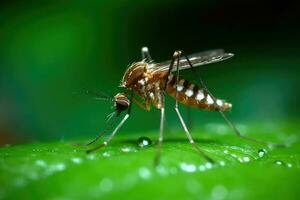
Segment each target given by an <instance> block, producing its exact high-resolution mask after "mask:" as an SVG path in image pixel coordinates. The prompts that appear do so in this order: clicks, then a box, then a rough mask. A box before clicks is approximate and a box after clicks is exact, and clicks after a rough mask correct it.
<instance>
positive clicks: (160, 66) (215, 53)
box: [149, 49, 233, 72]
mask: <svg viewBox="0 0 300 200" xmlns="http://www.w3.org/2000/svg"><path fill="white" fill-rule="evenodd" d="M232 56H233V54H232V53H225V52H224V50H223V49H215V50H210V51H204V52H199V53H194V54H191V55H189V56H188V58H189V60H190V61H191V63H192V65H193V67H197V66H200V65H206V64H210V63H215V62H220V61H223V60H226V59H228V58H231V57H232ZM170 64H171V60H168V61H165V62H160V63H157V64H154V65H152V66H150V67H149V70H151V71H153V72H159V71H160V72H162V71H167V70H169V67H170ZM176 66H177V60H175V61H174V67H173V70H172V71H176ZM189 67H190V65H189V63H188V61H187V60H186V58H185V57H184V56H181V57H180V58H179V70H183V69H187V68H189Z"/></svg>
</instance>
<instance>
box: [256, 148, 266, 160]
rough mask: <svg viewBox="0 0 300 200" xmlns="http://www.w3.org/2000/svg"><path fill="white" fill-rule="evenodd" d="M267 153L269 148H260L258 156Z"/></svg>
mask: <svg viewBox="0 0 300 200" xmlns="http://www.w3.org/2000/svg"><path fill="white" fill-rule="evenodd" d="M266 154H267V150H265V149H260V150H258V156H259V157H260V158H262V157H264V156H265V155H266Z"/></svg>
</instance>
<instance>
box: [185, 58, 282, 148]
mask: <svg viewBox="0 0 300 200" xmlns="http://www.w3.org/2000/svg"><path fill="white" fill-rule="evenodd" d="M184 57H185V59H186V60H187V61H188V63H189V66H190V68H191V69H192V70H193V72H194V73H196V74H197V75H198V78H199V81H200V84H201V86H202V87H203V88H204V89H205V90H206V91H207V92H208V94H209V95H210V96H211V97H212V99H213V100H214V102H216V98H215V97H214V95H212V94H211V92H210V91H209V90H208V88H207V87H206V85H205V84H204V82H203V80H202V78H201V76H200V74H199V72H198V71H196V70H195V69H194V67H193V65H192V63H191V61H190V60H189V58H188V57H187V56H186V55H184ZM219 113H220V114H221V116H222V117H223V119H224V120H225V121H226V123H227V124H228V125H229V126H230V127H231V128H232V129H233V130H234V132H235V134H236V135H237V136H238V137H240V138H243V139H246V140H249V141H252V142H255V143H258V144H263V145H267V146H274V147H285V145H283V144H274V143H271V142H264V141H260V140H257V139H255V138H251V137H247V136H243V135H242V134H241V133H240V131H239V130H238V129H237V128H236V126H235V125H234V124H233V123H232V122H231V121H230V120H229V119H228V118H227V116H226V115H225V114H224V112H223V111H221V110H219Z"/></svg>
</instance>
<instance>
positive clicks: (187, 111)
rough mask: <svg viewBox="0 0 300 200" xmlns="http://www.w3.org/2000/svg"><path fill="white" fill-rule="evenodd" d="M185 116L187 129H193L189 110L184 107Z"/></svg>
mask: <svg viewBox="0 0 300 200" xmlns="http://www.w3.org/2000/svg"><path fill="white" fill-rule="evenodd" d="M186 116H187V127H188V128H189V129H190V130H191V129H192V128H193V120H192V116H191V108H190V107H186Z"/></svg>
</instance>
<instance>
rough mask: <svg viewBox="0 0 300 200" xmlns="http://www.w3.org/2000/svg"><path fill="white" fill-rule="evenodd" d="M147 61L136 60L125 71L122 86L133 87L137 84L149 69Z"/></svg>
mask: <svg viewBox="0 0 300 200" xmlns="http://www.w3.org/2000/svg"><path fill="white" fill-rule="evenodd" d="M147 65H148V64H147V63H146V62H143V61H142V62H136V63H133V64H132V65H130V66H129V68H128V69H127V70H126V72H125V73H124V76H123V78H122V83H121V86H122V87H126V88H129V87H132V86H133V85H134V84H136V83H137V82H138V81H139V80H140V79H141V78H143V77H144V75H145V73H146V71H147Z"/></svg>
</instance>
